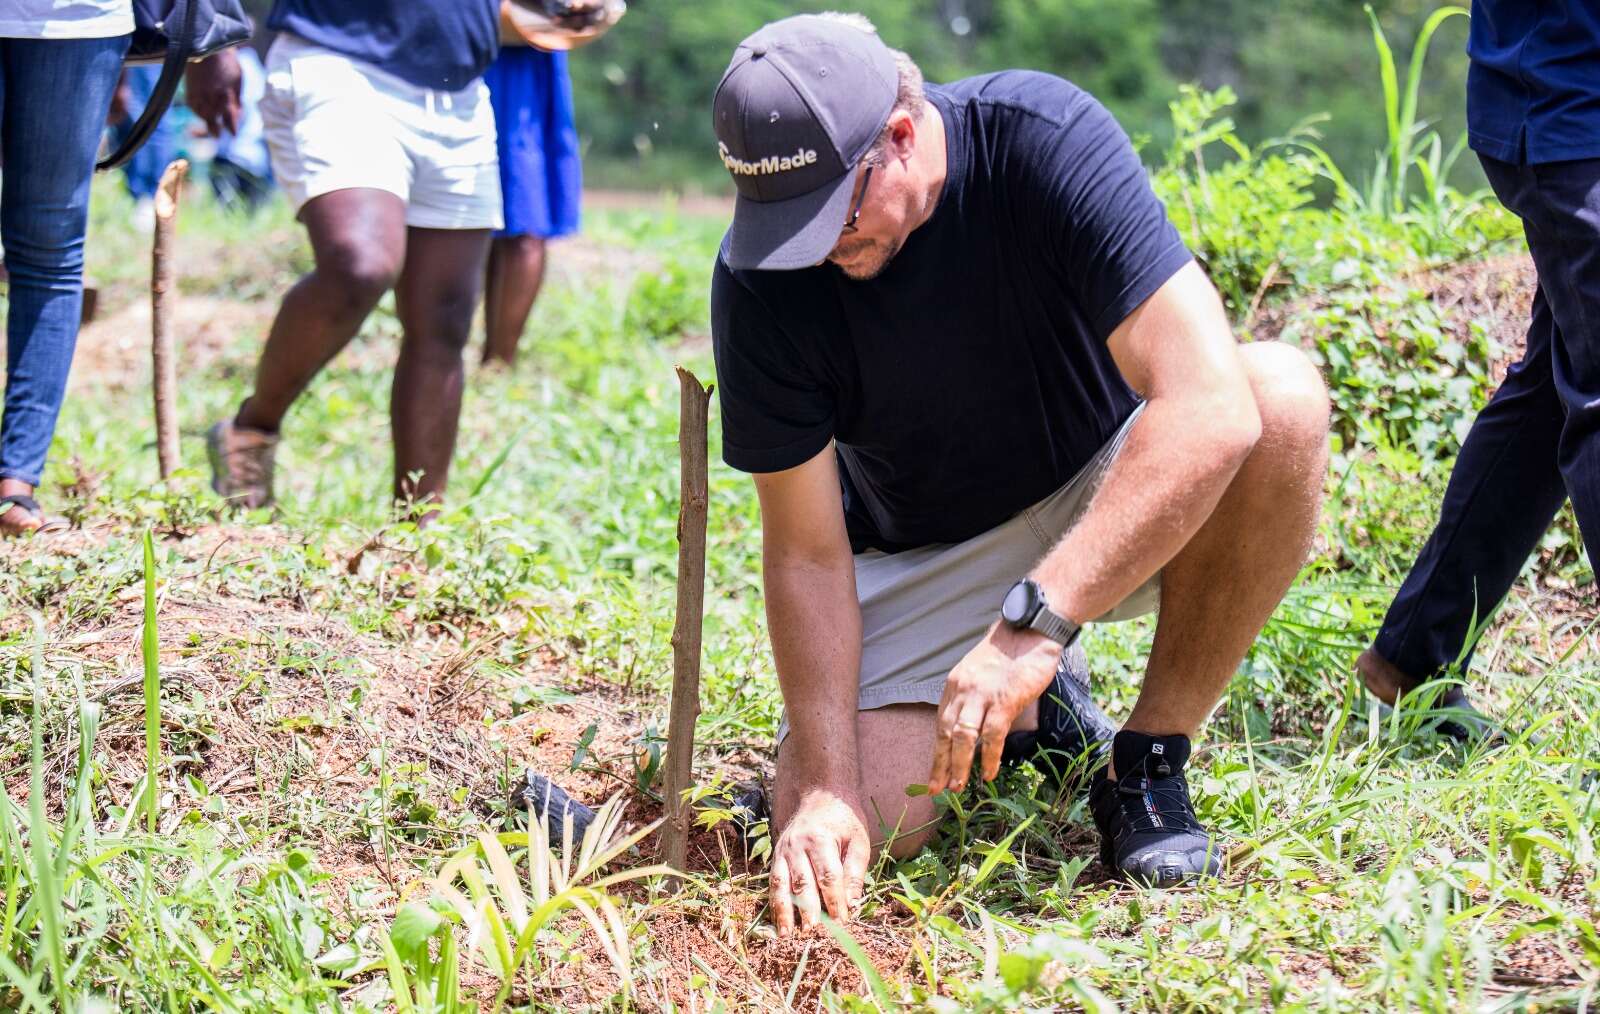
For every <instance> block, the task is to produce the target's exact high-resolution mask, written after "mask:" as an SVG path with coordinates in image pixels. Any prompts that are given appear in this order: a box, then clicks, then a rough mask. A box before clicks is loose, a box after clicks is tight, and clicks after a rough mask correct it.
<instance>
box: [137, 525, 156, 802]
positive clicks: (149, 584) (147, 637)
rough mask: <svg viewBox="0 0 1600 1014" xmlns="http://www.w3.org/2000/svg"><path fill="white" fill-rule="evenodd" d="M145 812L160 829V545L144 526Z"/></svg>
mask: <svg viewBox="0 0 1600 1014" xmlns="http://www.w3.org/2000/svg"><path fill="white" fill-rule="evenodd" d="M141 647H142V649H143V655H144V770H145V776H144V792H145V797H144V812H145V829H146V830H148V831H149V832H150V833H151V834H155V833H156V816H157V813H156V811H157V807H158V805H159V796H160V780H159V779H158V778H157V776H156V772H157V769H158V767H159V766H160V763H161V658H160V654H161V648H160V641H159V640H158V639H157V637H156V549H155V539H154V538H153V537H152V536H151V534H150V529H148V528H146V529H145V530H144V638H143V644H142V645H141Z"/></svg>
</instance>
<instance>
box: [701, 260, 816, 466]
mask: <svg viewBox="0 0 1600 1014" xmlns="http://www.w3.org/2000/svg"><path fill="white" fill-rule="evenodd" d="M711 344H712V349H713V350H714V352H715V354H716V360H717V397H718V405H719V407H720V408H721V410H722V411H721V416H722V459H723V460H724V461H726V462H727V463H728V464H729V465H731V466H732V467H734V468H737V469H738V470H739V471H741V472H781V471H783V470H784V469H786V468H794V467H795V466H796V465H801V464H804V463H805V462H807V461H810V460H811V459H812V458H814V457H816V455H817V454H818V452H820V451H821V450H822V449H823V448H824V447H826V446H828V441H829V440H831V439H833V427H834V402H833V395H832V393H831V392H830V391H829V390H828V389H827V388H826V387H825V386H824V385H822V384H820V383H818V382H817V380H816V379H815V378H814V377H813V376H812V374H811V371H810V370H809V369H808V368H807V367H806V364H805V363H804V362H803V361H802V360H801V358H800V356H799V355H798V354H796V352H795V350H794V345H793V343H792V342H791V341H790V339H789V336H788V335H786V334H784V333H783V331H782V329H781V328H780V327H779V326H778V322H777V319H776V316H775V315H774V314H773V313H772V312H771V310H770V309H769V308H768V307H767V305H766V304H765V303H764V302H763V301H762V300H761V299H760V298H759V297H757V296H756V295H755V294H754V293H752V292H751V291H750V290H749V289H747V288H745V286H744V285H743V284H741V283H740V281H739V280H738V279H737V278H735V277H734V275H733V272H732V271H730V270H729V269H728V267H727V265H725V264H724V263H722V260H721V258H718V260H717V266H716V270H715V271H714V272H713V274H712V276H711Z"/></svg>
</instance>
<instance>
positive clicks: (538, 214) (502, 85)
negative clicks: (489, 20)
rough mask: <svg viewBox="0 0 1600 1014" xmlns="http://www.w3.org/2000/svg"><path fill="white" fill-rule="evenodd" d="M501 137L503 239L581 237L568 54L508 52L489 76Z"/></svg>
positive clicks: (521, 48) (512, 48)
mask: <svg viewBox="0 0 1600 1014" xmlns="http://www.w3.org/2000/svg"><path fill="white" fill-rule="evenodd" d="M483 80H484V83H485V84H487V85H488V86H489V99H490V102H492V103H493V105H494V119H495V130H496V132H497V133H498V135H499V141H498V144H499V149H500V192H501V195H502V197H503V199H504V201H505V219H506V225H505V228H504V229H502V230H500V232H498V233H496V234H495V235H497V236H530V235H531V236H544V237H546V238H549V237H554V236H565V235H567V234H568V233H572V232H576V231H578V202H579V198H580V195H581V194H582V192H583V169H582V166H581V164H580V163H579V160H578V128H577V127H576V126H575V125H574V123H573V117H572V82H571V81H570V80H569V79H568V77H567V54H565V53H546V52H544V51H543V50H538V49H533V48H531V47H528V46H506V47H504V48H502V49H501V50H500V55H499V56H498V57H496V58H495V61H494V63H492V64H490V65H489V69H488V70H487V71H485V72H484V75H483Z"/></svg>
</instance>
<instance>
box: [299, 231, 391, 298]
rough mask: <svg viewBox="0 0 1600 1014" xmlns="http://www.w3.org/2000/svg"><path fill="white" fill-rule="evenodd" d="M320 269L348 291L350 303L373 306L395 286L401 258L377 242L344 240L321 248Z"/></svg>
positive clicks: (318, 261)
mask: <svg viewBox="0 0 1600 1014" xmlns="http://www.w3.org/2000/svg"><path fill="white" fill-rule="evenodd" d="M317 272H318V273H319V274H322V275H324V276H325V277H327V278H328V279H329V280H330V281H332V282H333V283H334V284H336V285H337V286H339V288H340V289H341V290H342V291H343V292H345V293H347V294H348V296H349V299H350V302H351V303H360V304H362V305H364V306H367V307H370V306H372V305H373V304H374V303H376V302H377V301H378V299H379V298H380V297H382V295H383V294H384V293H385V292H388V291H389V290H390V289H391V288H393V287H394V283H395V280H396V279H398V278H399V277H400V260H399V258H398V257H397V256H396V255H395V253H394V252H392V251H388V250H383V249H381V248H379V247H378V246H377V245H376V244H374V243H369V242H367V241H365V240H342V241H339V242H335V243H330V244H329V245H328V246H327V247H325V248H324V249H323V250H321V251H319V253H318V255H317Z"/></svg>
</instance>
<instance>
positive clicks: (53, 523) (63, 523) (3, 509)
mask: <svg viewBox="0 0 1600 1014" xmlns="http://www.w3.org/2000/svg"><path fill="white" fill-rule="evenodd" d="M12 507H21V508H22V510H23V513H25V514H31V515H33V516H34V517H35V518H38V519H39V524H38V526H37V527H35V528H30V529H27V530H25V531H20V532H6V533H5V534H6V535H7V536H8V537H11V538H20V537H21V536H24V535H49V534H51V533H53V532H61V531H65V530H66V529H67V528H68V527H70V526H69V524H68V522H67V519H66V518H63V517H47V516H46V515H45V513H44V510H43V509H42V508H41V507H40V506H39V501H37V500H35V499H34V498H33V497H31V496H27V495H26V494H23V493H12V494H11V495H10V496H0V516H4V515H5V514H6V513H7V512H9V510H10V509H11V508H12Z"/></svg>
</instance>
